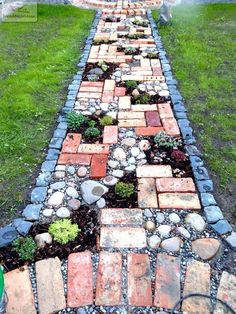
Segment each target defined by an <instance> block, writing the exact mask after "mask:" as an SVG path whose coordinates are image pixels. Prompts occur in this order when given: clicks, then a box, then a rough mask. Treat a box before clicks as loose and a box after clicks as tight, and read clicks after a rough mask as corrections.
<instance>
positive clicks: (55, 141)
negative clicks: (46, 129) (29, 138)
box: [49, 137, 63, 149]
mask: <svg viewBox="0 0 236 314" xmlns="http://www.w3.org/2000/svg"><path fill="white" fill-rule="evenodd" d="M62 142H63V138H55V137H53V138H52V139H51V142H50V144H49V147H50V148H57V149H60V148H61V146H62Z"/></svg>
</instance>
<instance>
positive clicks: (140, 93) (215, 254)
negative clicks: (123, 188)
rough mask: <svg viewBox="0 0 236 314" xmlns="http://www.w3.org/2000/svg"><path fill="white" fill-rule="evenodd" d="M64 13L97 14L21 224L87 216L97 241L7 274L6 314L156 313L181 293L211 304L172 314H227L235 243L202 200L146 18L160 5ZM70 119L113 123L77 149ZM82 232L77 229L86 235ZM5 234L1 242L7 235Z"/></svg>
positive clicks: (232, 295)
mask: <svg viewBox="0 0 236 314" xmlns="http://www.w3.org/2000/svg"><path fill="white" fill-rule="evenodd" d="M73 4H74V5H77V6H82V7H86V8H96V9H102V11H101V12H100V11H98V13H97V15H96V19H95V22H96V26H95V24H94V26H93V28H92V32H91V34H90V36H89V38H88V40H87V41H86V45H85V50H84V54H83V56H82V58H81V60H80V62H79V64H78V67H79V71H78V73H77V74H76V75H75V76H74V80H73V82H72V84H70V85H69V93H68V99H67V101H66V104H65V107H64V108H63V109H62V113H61V114H60V116H59V119H58V122H59V124H58V128H57V129H56V131H55V133H54V135H53V138H52V140H51V142H50V144H49V151H48V155H47V158H46V161H45V162H44V163H43V165H42V168H41V173H40V175H39V177H38V178H37V182H36V187H35V188H34V189H33V191H32V194H31V204H29V205H27V207H26V208H25V210H24V211H23V216H24V219H25V220H29V221H31V222H35V223H37V221H39V222H42V223H44V222H45V221H46V222H47V223H50V222H52V221H54V220H56V219H59V218H69V217H71V216H72V217H73V215H74V214H75V213H76V212H77V213H78V212H79V211H80V206H87V207H90V209H94V213H95V215H97V218H98V221H99V226H98V227H99V228H98V229H99V231H98V234H97V241H94V242H96V243H94V249H91V250H85V251H83V250H82V248H81V245H80V244H79V243H78V244H77V243H76V244H75V247H73V251H72V252H73V253H71V254H67V255H69V256H68V257H67V256H65V259H64V260H59V258H58V257H54V258H49V259H44V260H41V261H37V262H36V263H32V265H29V266H24V267H22V268H20V269H16V270H13V271H10V272H7V273H6V274H5V283H6V292H7V295H8V299H9V301H8V304H7V312H6V313H7V314H36V313H39V314H51V313H58V314H66V313H70V314H91V313H93V314H101V313H107V314H108V313H113V314H130V313H132V314H141V313H142V314H143V313H147V314H158V313H159V314H164V313H170V312H171V310H172V309H173V308H174V306H175V305H176V303H177V302H178V301H180V300H181V298H183V297H188V296H189V294H193V293H201V294H205V295H206V296H211V300H210V299H208V298H203V297H199V296H192V297H190V298H186V299H185V300H184V301H182V302H180V303H179V305H178V306H177V307H176V310H175V312H174V313H175V314H177V313H178V314H181V313H188V314H210V313H215V314H223V313H228V312H227V309H226V307H224V305H223V304H220V303H219V302H217V303H216V300H215V297H218V298H219V299H221V300H223V301H224V302H226V303H228V304H229V305H230V306H231V307H232V308H233V309H234V310H236V271H235V266H236V265H235V261H236V256H235V255H234V254H235V253H234V252H233V251H234V250H236V233H235V232H233V231H232V227H231V226H230V224H229V223H228V221H227V220H225V219H224V217H223V215H222V212H221V210H220V208H219V207H218V206H217V203H216V201H215V199H214V196H213V195H212V191H213V185H212V181H211V180H210V178H209V175H208V172H207V170H206V168H204V163H203V161H202V159H201V153H200V152H199V151H198V149H197V148H196V147H195V146H194V144H195V138H194V136H193V130H192V128H191V127H190V122H189V121H188V120H187V115H186V108H185V106H184V104H183V100H182V97H181V95H180V93H179V91H178V89H177V87H176V84H177V82H176V80H175V79H174V78H173V76H172V72H171V68H170V65H169V63H168V60H167V58H166V53H165V51H164V49H163V47H162V43H161V39H160V37H159V35H158V32H157V26H156V24H155V23H154V21H153V20H152V17H151V13H150V12H149V11H147V10H146V9H147V8H149V7H153V6H159V5H160V1H159V0H146V1H140V2H138V1H133V0H132V1H131V0H129V1H128V0H118V1H106V0H74V1H73ZM71 111H73V112H76V113H78V114H82V115H84V116H86V117H87V118H91V117H92V118H93V119H96V121H100V122H101V121H102V120H101V119H102V118H103V117H104V116H108V117H110V118H112V121H113V122H109V123H104V124H106V125H99V127H100V129H99V130H100V132H101V134H100V136H99V137H98V138H97V139H95V140H94V141H93V140H91V139H90V140H88V138H87V137H86V136H85V134H84V132H82V131H81V132H73V131H72V130H71V129H68V128H67V119H66V114H67V113H68V112H71ZM109 120H110V119H109V118H108V121H109ZM94 121H95V120H94ZM90 122H91V121H90ZM100 122H96V123H97V125H98V124H99V123H100ZM101 124H102V123H101ZM109 124H110V125H109ZM156 135H158V136H157V137H155V136H156ZM160 136H164V137H165V139H164V140H163V138H162V139H161V140H160ZM154 137H155V138H154ZM167 139H168V140H167ZM170 141H171V143H170ZM173 143H174V144H173ZM118 182H124V183H130V184H133V188H134V191H133V194H131V196H130V197H127V198H122V196H120V195H118V194H116V193H117V190H116V184H117V183H118ZM85 208H86V207H85ZM83 210H84V207H83ZM88 210H89V209H88ZM81 212H82V211H81ZM84 216H85V215H84ZM89 217H90V216H89ZM27 223H29V222H28V221H27ZM30 226H31V223H30ZM93 227H94V226H93V225H91V223H90V225H89V226H87V225H83V226H79V228H80V229H82V230H83V231H84V229H85V230H86V232H87V233H88V235H89V234H90V232H92V231H91V229H90V228H93ZM6 228H7V230H6V231H11V232H12V228H13V226H8V227H6ZM9 228H10V229H9ZM14 228H17V232H18V231H19V230H20V229H19V225H17V226H16V227H14ZM14 228H13V230H14V231H15V232H16V229H14ZM19 232H20V231H19ZM0 236H1V237H2V238H3V236H2V233H1V234H0ZM7 239H8V238H7ZM4 241H6V242H7V241H8V240H4ZM7 243H10V242H7ZM95 247H96V249H95Z"/></svg>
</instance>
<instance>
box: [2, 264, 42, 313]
mask: <svg viewBox="0 0 236 314" xmlns="http://www.w3.org/2000/svg"><path fill="white" fill-rule="evenodd" d="M4 279H5V289H6V293H7V296H8V303H7V308H6V313H7V314H36V313H37V312H36V309H35V305H34V294H33V290H32V286H31V281H30V274H29V269H28V267H27V266H23V267H21V268H19V269H15V270H12V271H10V272H9V273H6V274H5V275H4Z"/></svg>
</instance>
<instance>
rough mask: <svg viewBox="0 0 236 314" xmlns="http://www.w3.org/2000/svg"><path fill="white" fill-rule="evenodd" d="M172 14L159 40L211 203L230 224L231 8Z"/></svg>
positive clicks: (235, 136) (233, 148) (235, 10)
mask: <svg viewBox="0 0 236 314" xmlns="http://www.w3.org/2000/svg"><path fill="white" fill-rule="evenodd" d="M172 13H173V24H172V26H167V27H161V28H160V34H161V36H162V40H163V43H164V46H165V49H166V50H167V53H168V56H169V58H170V60H171V65H172V69H173V72H174V74H175V76H176V78H177V80H178V82H179V87H180V90H181V93H182V95H183V97H184V98H185V101H186V105H187V108H188V111H189V118H190V120H191V122H192V124H193V127H194V129H195V135H196V137H197V138H198V144H199V145H200V147H201V150H202V151H203V153H204V155H205V160H206V162H207V164H208V168H209V169H210V172H211V177H212V179H213V180H214V184H215V188H216V197H217V199H218V201H219V204H220V205H221V206H222V208H223V209H224V210H225V212H227V214H228V215H229V216H228V217H229V218H230V215H233V216H234V218H236V198H235V194H236V145H235V144H236V102H235V98H234V97H235V94H236V93H235V92H236V89H235V85H236V78H235V73H236V63H235V55H236V41H235V39H236V4H210V5H195V6H182V5H181V6H177V7H175V8H173V11H172ZM157 14H158V12H156V11H155V12H154V13H153V15H154V18H155V19H157Z"/></svg>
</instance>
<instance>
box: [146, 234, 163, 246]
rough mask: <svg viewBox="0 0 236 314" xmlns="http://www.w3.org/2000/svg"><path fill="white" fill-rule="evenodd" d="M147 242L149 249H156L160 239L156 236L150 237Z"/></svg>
mask: <svg viewBox="0 0 236 314" xmlns="http://www.w3.org/2000/svg"><path fill="white" fill-rule="evenodd" d="M147 242H148V245H149V246H150V248H151V249H157V248H158V247H159V245H160V244H161V239H160V238H159V237H158V236H157V235H152V236H151V237H149V238H148V239H147Z"/></svg>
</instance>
